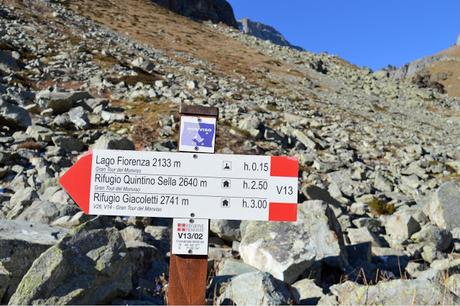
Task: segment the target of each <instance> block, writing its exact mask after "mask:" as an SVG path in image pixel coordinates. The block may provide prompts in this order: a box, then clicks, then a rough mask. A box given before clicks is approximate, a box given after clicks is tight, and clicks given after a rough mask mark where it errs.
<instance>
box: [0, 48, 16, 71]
mask: <svg viewBox="0 0 460 306" xmlns="http://www.w3.org/2000/svg"><path fill="white" fill-rule="evenodd" d="M18 55H19V54H18V53H17V52H16V51H9V50H0V70H3V71H6V72H13V71H18V70H19V65H18V62H17V60H18V59H19V56H18Z"/></svg>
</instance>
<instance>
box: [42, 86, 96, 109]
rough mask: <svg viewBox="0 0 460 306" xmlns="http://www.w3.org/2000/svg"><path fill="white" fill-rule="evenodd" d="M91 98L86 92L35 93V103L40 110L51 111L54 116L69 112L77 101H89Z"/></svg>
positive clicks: (46, 91)
mask: <svg viewBox="0 0 460 306" xmlns="http://www.w3.org/2000/svg"><path fill="white" fill-rule="evenodd" d="M90 98H92V96H91V95H90V94H89V93H88V92H86V91H73V92H53V91H49V90H43V91H40V92H39V93H37V95H36V101H37V104H38V105H39V106H40V108H41V109H42V110H46V109H52V110H53V113H54V114H62V113H65V112H67V111H69V110H70V109H71V108H72V107H73V106H74V104H75V103H76V102H77V101H80V100H84V99H90Z"/></svg>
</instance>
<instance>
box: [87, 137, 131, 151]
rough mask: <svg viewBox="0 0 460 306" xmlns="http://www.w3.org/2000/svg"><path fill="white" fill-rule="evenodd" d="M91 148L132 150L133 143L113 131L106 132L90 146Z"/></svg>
mask: <svg viewBox="0 0 460 306" xmlns="http://www.w3.org/2000/svg"><path fill="white" fill-rule="evenodd" d="M92 148H93V149H105V150H134V149H135V147H134V143H133V142H132V141H131V140H129V139H128V138H126V137H124V136H120V135H118V134H114V133H106V134H104V135H102V136H101V137H99V139H98V140H97V141H96V142H95V143H94V145H93V146H92Z"/></svg>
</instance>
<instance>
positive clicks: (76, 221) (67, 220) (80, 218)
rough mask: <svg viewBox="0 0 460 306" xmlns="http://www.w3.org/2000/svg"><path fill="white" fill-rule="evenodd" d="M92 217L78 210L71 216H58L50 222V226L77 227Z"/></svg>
mask: <svg viewBox="0 0 460 306" xmlns="http://www.w3.org/2000/svg"><path fill="white" fill-rule="evenodd" d="M92 218H94V216H90V215H87V214H85V213H84V212H82V211H79V212H77V213H76V214H75V215H73V216H63V217H60V218H58V219H56V220H54V221H53V222H51V226H59V227H64V228H72V227H77V226H79V225H81V224H83V223H85V222H87V221H89V220H90V219H92Z"/></svg>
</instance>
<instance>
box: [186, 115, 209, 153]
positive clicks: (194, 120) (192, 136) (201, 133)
mask: <svg viewBox="0 0 460 306" xmlns="http://www.w3.org/2000/svg"><path fill="white" fill-rule="evenodd" d="M216 120H217V119H216V118H215V117H195V116H181V118H180V137H179V151H182V152H201V153H214V147H215V141H216Z"/></svg>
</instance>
